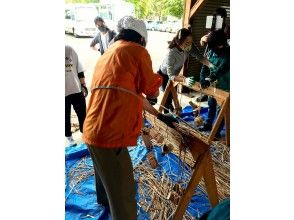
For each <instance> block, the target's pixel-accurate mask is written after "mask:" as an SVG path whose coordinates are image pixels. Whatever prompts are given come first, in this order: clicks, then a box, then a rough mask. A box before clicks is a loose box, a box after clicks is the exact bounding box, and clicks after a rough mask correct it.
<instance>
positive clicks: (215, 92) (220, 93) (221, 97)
mask: <svg viewBox="0 0 294 220" xmlns="http://www.w3.org/2000/svg"><path fill="white" fill-rule="evenodd" d="M182 84H183V85H184V86H187V87H189V86H188V85H186V84H184V83H182ZM189 88H191V89H193V90H195V91H198V92H201V93H204V94H206V95H210V96H213V97H214V98H215V99H216V100H217V101H218V102H219V103H223V102H224V101H225V100H226V99H227V98H229V97H230V93H229V92H226V91H224V90H221V89H216V88H213V87H211V86H210V87H208V88H206V89H203V90H202V89H201V86H200V83H198V82H196V83H195V85H193V86H192V87H189Z"/></svg>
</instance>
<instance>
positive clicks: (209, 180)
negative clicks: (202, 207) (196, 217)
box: [203, 151, 219, 207]
mask: <svg viewBox="0 0 294 220" xmlns="http://www.w3.org/2000/svg"><path fill="white" fill-rule="evenodd" d="M203 178H204V183H205V186H206V191H207V194H208V198H209V201H210V204H211V206H212V207H215V206H216V205H217V204H218V202H219V200H218V193H217V186H216V181H215V174H214V170H213V161H212V157H211V154H210V152H209V151H208V152H207V160H206V166H205V171H204V173H203Z"/></svg>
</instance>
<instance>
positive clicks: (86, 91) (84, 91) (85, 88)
mask: <svg viewBox="0 0 294 220" xmlns="http://www.w3.org/2000/svg"><path fill="white" fill-rule="evenodd" d="M82 93H83V95H84V97H85V98H86V97H87V96H88V89H87V87H86V85H85V84H83V85H82Z"/></svg>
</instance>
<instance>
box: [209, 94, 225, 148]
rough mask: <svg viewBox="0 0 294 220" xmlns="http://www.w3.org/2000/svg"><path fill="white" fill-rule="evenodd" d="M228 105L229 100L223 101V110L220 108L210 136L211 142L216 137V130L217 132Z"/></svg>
mask: <svg viewBox="0 0 294 220" xmlns="http://www.w3.org/2000/svg"><path fill="white" fill-rule="evenodd" d="M226 107H227V100H226V101H225V102H224V103H223V106H222V108H221V110H220V112H219V114H218V116H217V119H216V121H215V123H214V125H213V127H212V130H211V132H210V135H209V137H208V142H209V143H211V141H212V140H213V138H214V137H215V135H216V132H217V130H218V128H219V126H220V124H221V121H222V119H223V118H224V116H225V111H226Z"/></svg>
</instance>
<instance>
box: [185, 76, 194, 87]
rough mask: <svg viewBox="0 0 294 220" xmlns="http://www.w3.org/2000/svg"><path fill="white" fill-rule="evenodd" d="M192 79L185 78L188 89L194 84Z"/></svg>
mask: <svg viewBox="0 0 294 220" xmlns="http://www.w3.org/2000/svg"><path fill="white" fill-rule="evenodd" d="M195 82H196V81H195V80H194V77H193V76H192V77H186V78H185V84H186V85H188V86H189V87H192V86H193V85H194V84H195Z"/></svg>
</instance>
